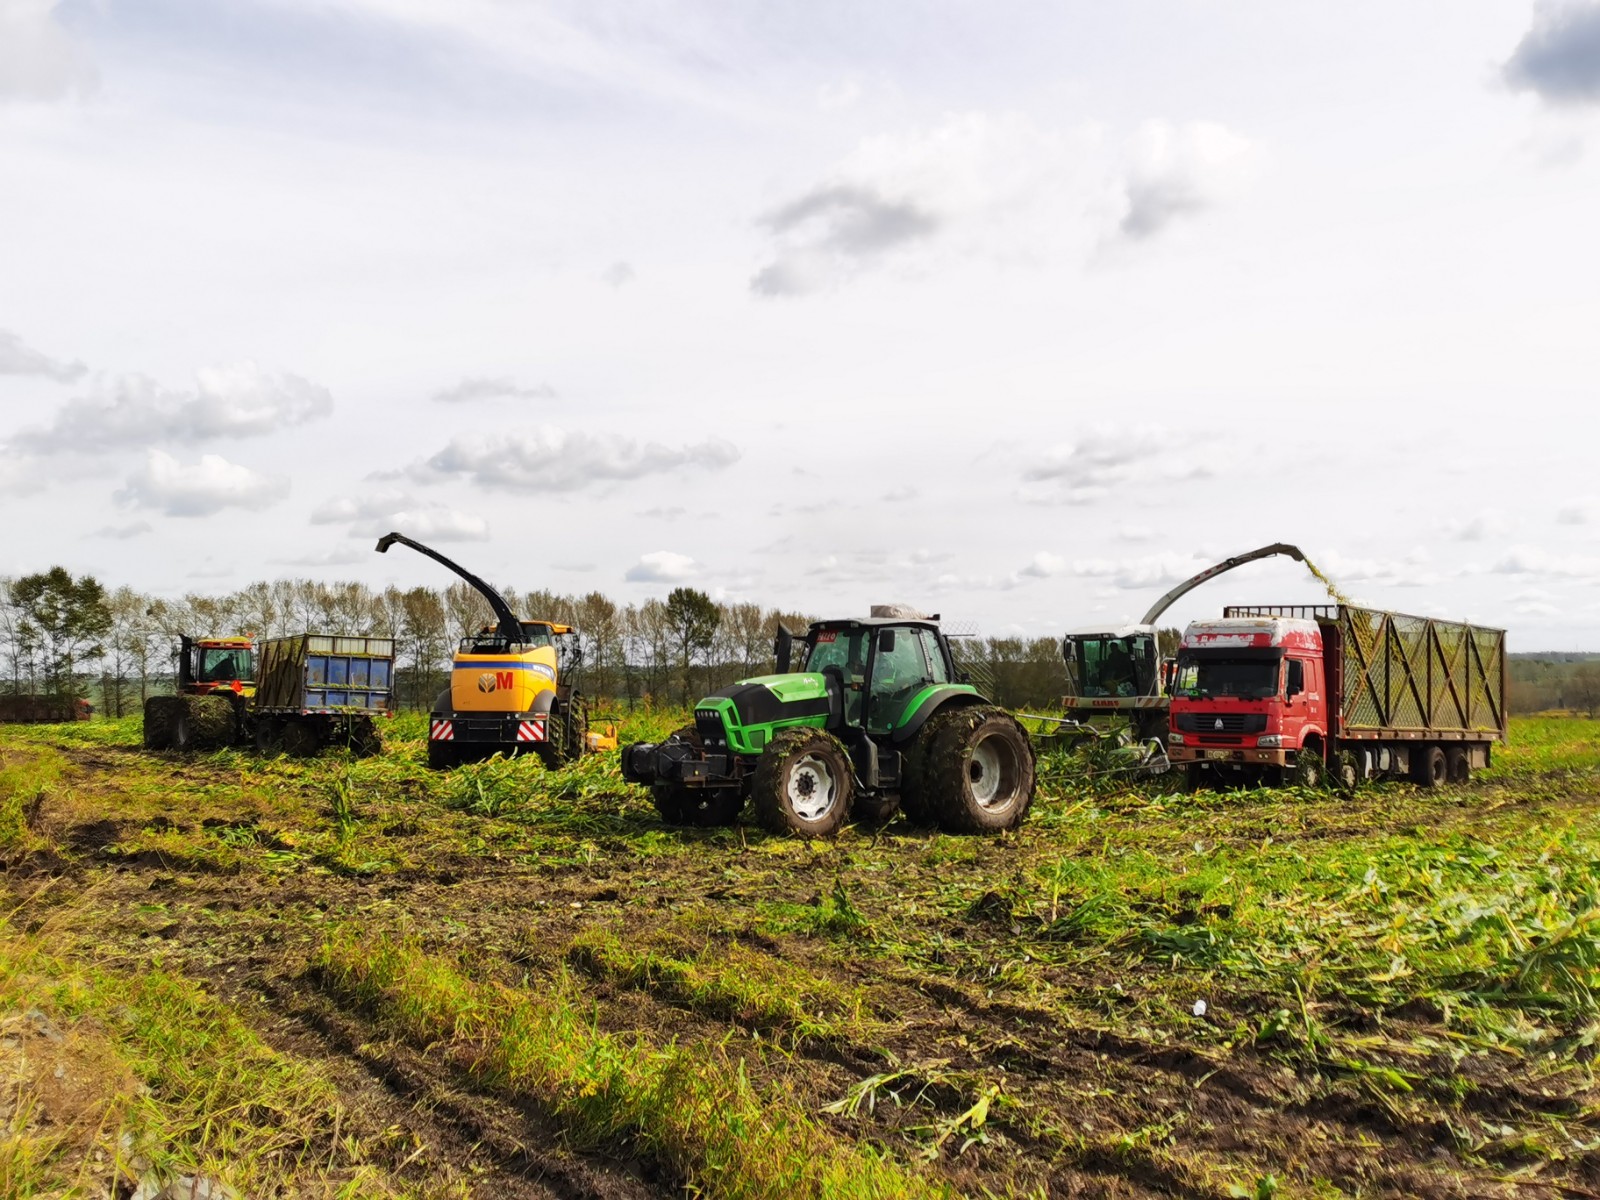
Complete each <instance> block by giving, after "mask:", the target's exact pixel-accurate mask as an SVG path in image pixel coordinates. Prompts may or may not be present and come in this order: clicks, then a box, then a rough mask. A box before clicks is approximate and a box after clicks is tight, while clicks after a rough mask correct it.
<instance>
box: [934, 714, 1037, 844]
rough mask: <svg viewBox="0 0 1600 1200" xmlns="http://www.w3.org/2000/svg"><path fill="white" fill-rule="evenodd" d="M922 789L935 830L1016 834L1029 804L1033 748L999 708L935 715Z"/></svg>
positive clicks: (1007, 715)
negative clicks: (937, 828) (1010, 830)
mask: <svg viewBox="0 0 1600 1200" xmlns="http://www.w3.org/2000/svg"><path fill="white" fill-rule="evenodd" d="M922 738H923V739H927V750H926V756H925V758H924V760H923V764H922V769H923V777H922V786H923V788H924V789H925V791H924V795H925V796H926V798H927V803H928V807H929V809H930V810H931V811H932V812H933V814H934V815H935V816H936V817H937V818H938V820H939V826H940V828H942V829H945V830H947V831H949V832H951V833H999V832H1001V831H1002V830H1006V829H1015V828H1016V827H1017V826H1018V825H1020V824H1021V823H1022V819H1023V818H1024V817H1026V816H1027V815H1028V806H1029V805H1030V804H1032V803H1033V788H1034V765H1033V744H1032V743H1031V742H1029V741H1028V735H1027V733H1026V731H1025V730H1024V729H1023V728H1022V726H1021V725H1019V724H1017V722H1016V719H1015V718H1014V717H1012V715H1011V714H1010V713H1008V712H1006V710H1005V709H1003V708H997V707H995V706H994V705H990V704H978V705H972V706H970V707H967V708H960V709H957V710H956V711H954V712H952V713H948V714H944V713H941V714H939V715H938V716H935V717H934V718H933V719H932V720H931V721H929V722H928V724H927V725H925V726H923V731H922Z"/></svg>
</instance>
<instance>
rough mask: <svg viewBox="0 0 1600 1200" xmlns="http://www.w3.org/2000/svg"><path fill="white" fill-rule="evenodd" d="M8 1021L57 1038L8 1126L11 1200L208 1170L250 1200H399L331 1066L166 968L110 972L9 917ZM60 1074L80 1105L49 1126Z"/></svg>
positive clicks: (1, 1148)
mask: <svg viewBox="0 0 1600 1200" xmlns="http://www.w3.org/2000/svg"><path fill="white" fill-rule="evenodd" d="M0 1012H5V1013H9V1014H13V1015H15V1014H27V1016H25V1017H24V1018H23V1021H24V1027H25V1028H26V1027H30V1026H31V1027H34V1028H37V1029H40V1030H43V1031H45V1033H44V1035H43V1036H42V1037H41V1038H36V1039H34V1040H33V1041H32V1042H31V1043H30V1044H29V1047H28V1056H29V1058H30V1060H32V1061H33V1062H34V1063H36V1064H40V1065H39V1069H38V1071H37V1073H36V1077H35V1078H33V1079H31V1080H28V1081H24V1082H22V1083H21V1084H19V1085H18V1089H17V1092H16V1093H15V1097H14V1098H15V1099H16V1100H17V1101H18V1104H17V1106H16V1108H15V1109H14V1111H13V1114H12V1119H11V1121H10V1123H9V1128H6V1127H0V1195H5V1196H17V1197H27V1196H51V1197H59V1198H66V1197H74V1198H76V1197H85V1198H87V1197H90V1196H97V1195H103V1194H104V1193H105V1191H106V1185H107V1183H108V1181H109V1180H110V1178H111V1177H112V1176H114V1175H120V1176H122V1177H125V1178H133V1179H139V1178H141V1177H147V1176H151V1175H155V1176H159V1177H166V1178H171V1177H175V1176H179V1175H195V1174H200V1175H204V1176H207V1177H210V1178H213V1179H216V1180H219V1181H221V1182H224V1183H226V1184H228V1185H230V1186H232V1187H234V1188H237V1189H239V1190H240V1191H241V1192H242V1193H244V1194H248V1195H275V1194H319V1195H334V1194H338V1195H349V1196H355V1195H375V1196H376V1195H392V1194H394V1193H393V1192H392V1191H391V1190H390V1189H389V1188H388V1187H387V1186H385V1184H384V1181H383V1177H382V1174H381V1173H380V1172H378V1171H377V1170H376V1169H375V1168H373V1167H371V1166H370V1165H367V1164H365V1163H363V1162H362V1161H361V1151H360V1148H359V1146H356V1145H354V1144H353V1143H352V1142H350V1141H349V1140H346V1141H343V1142H341V1141H340V1140H339V1139H338V1138H337V1136H336V1131H337V1130H338V1128H339V1125H340V1122H341V1118H342V1110H341V1106H340V1104H339V1100H338V1094H337V1091H336V1089H335V1088H334V1087H333V1085H332V1084H331V1083H330V1082H329V1081H328V1079H327V1078H326V1077H325V1076H324V1075H323V1074H322V1072H321V1071H320V1070H319V1069H317V1068H316V1067H315V1066H313V1065H311V1064H307V1063H305V1062H302V1061H300V1060H297V1059H293V1058H290V1057H287V1056H285V1055H282V1054H279V1053H277V1052H276V1051H274V1050H272V1049H270V1048H268V1047H267V1046H266V1045H265V1044H264V1043H263V1042H262V1041H261V1040H260V1038H259V1037H257V1036H256V1034H255V1033H254V1032H253V1031H252V1030H251V1029H250V1028H249V1027H248V1026H247V1025H246V1024H245V1022H244V1021H243V1020H242V1019H241V1017H240V1015H239V1014H238V1013H237V1012H235V1011H234V1010H232V1009H231V1008H230V1007H229V1006H228V1005H227V1004H225V1003H223V1002H222V1001H220V1000H217V999H216V998H214V997H213V996H211V995H210V994H209V993H208V992H207V991H206V989H205V988H204V986H203V985H202V984H200V983H198V982H196V981H194V980H192V979H186V978H184V977H182V976H180V975H175V974H173V973H171V972H169V971H168V970H166V969H164V968H163V966H162V965H161V964H159V963H156V964H152V965H150V966H147V967H145V968H144V969H141V970H139V971H136V972H125V973H124V972H112V971H108V970H105V969H101V968H98V967H95V966H92V965H88V964H85V963H83V962H81V961H77V960H74V959H71V958H66V957H62V956H60V955H58V954H51V953H47V952H46V951H45V950H44V949H43V948H42V947H41V944H40V941H39V939H38V938H36V937H26V936H23V935H21V934H19V933H18V932H17V931H16V930H15V929H14V928H13V927H12V925H11V924H9V923H6V922H0ZM52 1062H54V1063H55V1066H56V1069H55V1070H54V1071H51V1070H49V1069H48V1068H49V1067H50V1065H51V1063H52ZM56 1079H64V1080H66V1081H67V1082H68V1084H70V1085H71V1088H72V1090H70V1091H68V1092H67V1093H66V1095H67V1097H68V1098H67V1099H66V1100H52V1102H51V1108H50V1111H49V1114H48V1115H49V1120H48V1122H43V1121H36V1120H33V1119H32V1118H33V1117H35V1116H36V1115H37V1114H38V1111H39V1109H40V1108H41V1107H42V1105H41V1102H40V1100H39V1096H40V1095H41V1093H42V1089H43V1088H46V1087H48V1086H50V1083H51V1081H53V1080H56Z"/></svg>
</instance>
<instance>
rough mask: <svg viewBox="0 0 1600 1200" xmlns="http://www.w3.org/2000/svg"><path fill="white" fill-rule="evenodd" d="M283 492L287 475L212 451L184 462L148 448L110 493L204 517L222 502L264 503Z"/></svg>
mask: <svg viewBox="0 0 1600 1200" xmlns="http://www.w3.org/2000/svg"><path fill="white" fill-rule="evenodd" d="M288 494H289V481H288V480H287V479H278V478H272V477H269V476H266V475H262V474H260V473H259V472H257V471H252V470H251V469H250V468H249V467H243V466H239V465H238V464H236V463H231V462H229V461H228V460H227V459H225V458H223V457H222V456H221V455H218V454H203V455H201V456H200V461H199V462H198V463H195V464H194V465H193V466H185V465H184V464H183V463H180V462H179V461H178V460H177V459H176V458H173V457H172V455H170V454H166V453H164V452H163V451H160V450H151V451H150V452H149V453H148V454H147V455H146V457H145V464H144V467H143V468H142V469H141V470H139V471H136V472H135V473H134V474H133V475H131V476H129V477H128V481H127V484H126V485H125V486H124V487H123V488H121V489H120V490H119V491H118V492H117V493H116V495H115V499H116V500H117V501H118V502H119V503H122V504H126V505H130V506H132V507H135V508H148V509H154V510H156V511H158V512H163V513H165V514H166V515H167V516H169V517H204V516H210V515H211V514H212V513H217V512H221V511H222V510H223V509H225V508H244V509H262V508H267V507H269V506H270V505H272V504H275V503H277V502H278V501H279V500H281V499H283V498H284V497H285V496H287V495H288Z"/></svg>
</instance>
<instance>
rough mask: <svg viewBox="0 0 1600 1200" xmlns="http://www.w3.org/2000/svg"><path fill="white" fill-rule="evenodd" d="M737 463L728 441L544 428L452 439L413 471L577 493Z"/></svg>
mask: <svg viewBox="0 0 1600 1200" xmlns="http://www.w3.org/2000/svg"><path fill="white" fill-rule="evenodd" d="M738 459H739V451H738V449H737V448H736V447H735V446H734V445H733V444H732V443H730V442H726V441H723V440H722V439H720V438H712V439H709V440H707V441H704V442H698V443H695V444H693V445H684V446H676V447H673V446H664V445H662V444H661V443H660V442H646V443H644V444H643V445H641V444H640V443H638V442H636V441H633V440H631V439H629V438H622V437H598V436H595V435H593V434H587V433H568V432H566V431H565V430H561V429H554V428H550V427H546V428H543V429H539V430H535V431H532V432H523V433H505V434H499V435H496V436H493V437H488V436H479V435H469V436H466V437H460V438H456V439H455V440H453V441H452V442H451V443H450V444H449V445H448V446H446V447H445V448H444V449H443V450H441V451H439V452H438V453H437V454H435V455H433V456H432V457H431V458H429V459H428V460H427V461H426V462H423V463H418V464H416V465H415V466H413V467H412V468H411V474H412V475H413V476H414V477H415V478H418V479H422V480H431V479H465V480H469V481H471V482H473V483H475V484H477V485H479V486H480V487H487V488H497V489H500V490H503V491H511V492H576V491H581V490H583V489H584V488H587V487H590V486H592V485H594V484H597V483H613V482H621V481H627V480H634V479H643V478H645V477H646V476H650V475H659V474H662V473H664V472H667V471H673V470H677V469H678V468H680V467H693V468H694V469H695V470H696V471H697V472H704V471H713V470H720V469H721V468H723V467H727V466H730V465H731V464H733V463H735V462H737V461H738Z"/></svg>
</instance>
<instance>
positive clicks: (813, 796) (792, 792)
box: [784, 754, 839, 821]
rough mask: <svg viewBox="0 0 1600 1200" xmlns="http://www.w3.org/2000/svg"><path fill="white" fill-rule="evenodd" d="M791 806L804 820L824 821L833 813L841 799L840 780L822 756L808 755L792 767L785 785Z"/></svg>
mask: <svg viewBox="0 0 1600 1200" xmlns="http://www.w3.org/2000/svg"><path fill="white" fill-rule="evenodd" d="M784 790H785V791H786V792H787V793H788V796H789V807H790V808H791V809H793V810H794V815H795V816H797V817H799V818H800V819H801V820H802V821H820V820H821V819H822V818H823V817H825V816H827V815H828V813H830V812H832V811H833V806H834V804H835V803H837V802H838V799H839V781H838V780H837V779H835V778H834V776H833V770H832V769H831V768H830V767H829V766H828V763H827V761H826V760H825V759H823V758H822V757H821V756H820V755H817V754H807V755H804V756H803V757H801V758H799V759H797V760H795V762H794V763H793V764H792V765H791V766H790V767H789V778H788V780H787V782H786V783H785V785H784Z"/></svg>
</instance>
